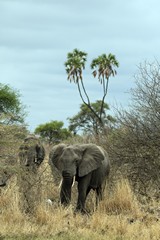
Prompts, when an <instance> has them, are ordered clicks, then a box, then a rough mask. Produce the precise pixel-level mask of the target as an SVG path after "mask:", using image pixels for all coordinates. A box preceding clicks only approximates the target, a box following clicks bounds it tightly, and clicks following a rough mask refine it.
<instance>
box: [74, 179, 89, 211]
mask: <svg viewBox="0 0 160 240" xmlns="http://www.w3.org/2000/svg"><path fill="white" fill-rule="evenodd" d="M89 182H90V175H87V176H85V177H83V178H82V179H81V180H79V182H78V200H77V207H76V210H77V211H80V212H82V213H86V210H85V201H86V197H87V195H88V193H89V192H90V190H91V188H90V187H89Z"/></svg>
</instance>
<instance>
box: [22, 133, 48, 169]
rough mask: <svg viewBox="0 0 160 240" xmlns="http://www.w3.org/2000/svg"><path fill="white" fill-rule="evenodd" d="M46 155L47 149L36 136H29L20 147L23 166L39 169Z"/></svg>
mask: <svg viewBox="0 0 160 240" xmlns="http://www.w3.org/2000/svg"><path fill="white" fill-rule="evenodd" d="M44 157H45V149H44V147H43V145H42V144H41V143H40V141H39V139H38V138H36V137H35V136H32V135H31V136H28V137H26V138H25V139H24V142H23V143H22V144H21V146H20V148H19V159H20V164H21V166H25V167H30V168H32V169H34V168H35V169H37V167H38V166H40V164H41V163H42V161H43V160H44Z"/></svg>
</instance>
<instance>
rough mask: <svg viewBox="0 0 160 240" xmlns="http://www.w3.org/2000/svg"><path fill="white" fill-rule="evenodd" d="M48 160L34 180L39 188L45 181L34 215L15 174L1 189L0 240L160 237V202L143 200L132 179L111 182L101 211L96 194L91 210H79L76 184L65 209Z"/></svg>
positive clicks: (101, 204)
mask: <svg viewBox="0 0 160 240" xmlns="http://www.w3.org/2000/svg"><path fill="white" fill-rule="evenodd" d="M47 160H48V159H47V156H46V159H45V161H44V162H43V163H42V166H41V168H40V169H39V178H38V181H37V182H36V183H35V186H36V184H37V185H39V184H40V185H41V190H40V192H39V194H38V195H37V196H34V194H33V199H32V200H33V201H35V202H37V208H36V211H35V213H34V214H25V213H24V212H23V211H21V210H20V201H21V200H20V193H19V187H18V184H17V177H16V175H13V176H12V177H11V179H10V181H9V182H8V185H7V187H4V188H3V189H2V188H1V189H0V191H1V192H0V239H22V240H24V239H39V240H40V239H53V240H54V239H59V240H60V239H66V240H67V239H71V240H72V239H74V240H76V239H78V240H83V239H84V240H87V239H93V240H94V239H95V240H103V239H105V240H112V239H116V240H120V239H126V240H131V239H133V240H134V239H140V240H144V239H145V240H150V239H154V240H158V239H160V219H159V217H160V208H159V207H158V202H157V201H150V202H149V203H147V202H145V201H144V203H143V204H142V203H140V202H139V201H138V200H137V197H136V195H135V194H134V193H133V191H132V188H131V186H130V184H129V182H128V180H127V179H124V178H121V177H120V178H119V179H118V181H116V182H115V184H114V186H112V187H110V186H109V185H107V187H106V189H105V198H104V200H103V201H102V202H101V203H100V205H99V207H98V209H95V201H94V200H95V196H94V193H91V194H90V196H89V197H88V199H87V209H89V210H90V213H89V214H88V215H81V214H75V213H74V207H75V201H76V195H77V194H76V185H75V186H74V187H73V195H72V199H73V200H72V205H70V206H69V207H68V208H63V207H62V206H60V205H59V188H58V184H57V182H58V180H56V181H54V179H53V177H52V176H51V172H50V168H49V165H48V162H47ZM47 199H51V200H52V203H50V202H48V201H47Z"/></svg>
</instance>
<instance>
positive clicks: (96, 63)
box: [65, 49, 119, 127]
mask: <svg viewBox="0 0 160 240" xmlns="http://www.w3.org/2000/svg"><path fill="white" fill-rule="evenodd" d="M86 60H87V53H85V52H82V51H79V50H78V49H74V50H73V52H71V53H68V55H67V61H66V62H65V67H66V72H67V75H68V80H69V81H70V82H74V83H75V84H77V87H78V91H79V94H80V97H81V99H82V101H83V103H84V104H85V105H86V106H87V107H88V108H89V109H90V111H91V112H92V113H93V114H94V115H95V117H96V118H97V121H98V122H99V124H100V125H101V126H102V127H104V119H103V108H104V101H105V97H106V95H107V91H108V82H109V77H110V76H111V75H112V76H115V74H116V70H115V69H114V67H118V66H119V63H118V61H117V60H116V57H115V56H114V55H112V54H111V53H110V54H109V55H108V56H107V55H106V54H102V55H101V56H99V57H98V58H95V59H93V61H92V62H91V69H93V70H94V71H93V76H94V77H96V76H97V73H98V79H99V81H100V83H101V84H102V87H103V96H102V100H101V107H100V109H99V112H96V111H95V109H94V108H93V106H92V104H91V102H90V99H89V96H88V93H87V90H86V88H85V85H84V82H83V70H84V69H85V63H86Z"/></svg>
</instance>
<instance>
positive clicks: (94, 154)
mask: <svg viewBox="0 0 160 240" xmlns="http://www.w3.org/2000/svg"><path fill="white" fill-rule="evenodd" d="M49 163H50V165H51V168H53V167H56V168H57V169H58V170H59V171H60V173H61V175H62V178H63V181H62V185H61V192H60V199H61V203H62V204H64V205H66V204H69V203H70V201H71V187H72V184H73V179H74V177H75V180H76V181H77V182H78V200H77V207H76V210H78V211H81V212H85V211H86V210H85V201H86V197H87V195H88V193H89V192H90V190H91V189H93V190H95V191H96V195H97V202H98V201H99V200H101V199H102V195H103V190H104V186H105V180H106V178H107V176H108V174H109V171H110V164H109V159H108V154H107V152H106V151H105V150H104V149H103V148H102V147H99V146H97V145H95V144H77V145H66V144H58V145H56V146H54V147H53V149H52V151H51V152H50V156H49Z"/></svg>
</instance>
